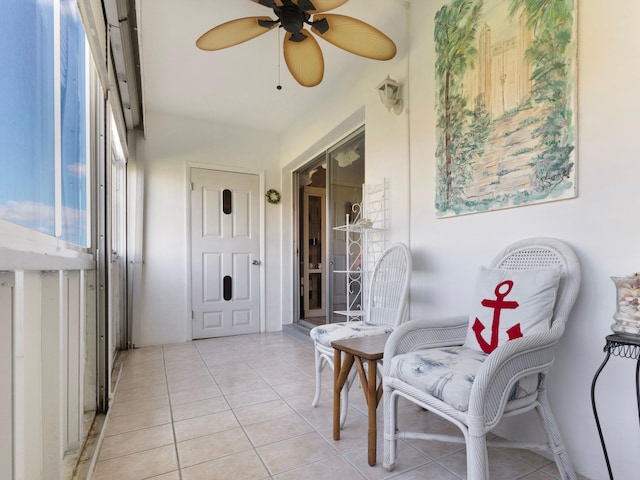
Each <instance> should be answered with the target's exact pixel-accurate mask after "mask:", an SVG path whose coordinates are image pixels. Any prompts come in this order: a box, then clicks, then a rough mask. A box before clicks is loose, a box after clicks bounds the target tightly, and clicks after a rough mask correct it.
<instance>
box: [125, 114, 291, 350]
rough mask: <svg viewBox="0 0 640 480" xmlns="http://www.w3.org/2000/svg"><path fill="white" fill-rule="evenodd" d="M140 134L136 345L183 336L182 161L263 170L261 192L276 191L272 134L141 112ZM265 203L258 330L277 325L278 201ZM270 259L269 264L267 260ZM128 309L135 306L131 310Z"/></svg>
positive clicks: (187, 326) (186, 326) (187, 332)
mask: <svg viewBox="0 0 640 480" xmlns="http://www.w3.org/2000/svg"><path fill="white" fill-rule="evenodd" d="M145 123H146V129H145V131H146V137H145V138H140V139H138V144H137V153H136V155H137V162H136V163H137V165H138V168H144V206H145V215H144V226H143V227H142V229H143V235H144V240H143V246H142V259H143V262H144V264H143V266H142V274H141V281H140V292H139V293H138V294H137V295H136V298H135V299H134V301H136V302H139V309H138V311H139V312H140V314H139V318H136V319H135V321H136V322H137V323H136V325H135V328H134V332H133V335H134V338H133V342H134V343H135V344H136V345H137V346H143V345H155V344H161V343H174V342H184V341H188V340H190V339H191V321H190V318H191V315H190V305H191V304H190V302H189V297H188V295H189V283H190V280H189V278H188V272H189V269H188V260H189V257H188V255H189V250H188V244H187V241H188V235H187V234H188V232H187V228H186V227H187V224H188V222H187V220H188V219H187V215H188V210H187V209H188V202H187V199H188V194H189V190H188V186H187V185H188V174H189V168H188V167H189V165H191V164H197V165H200V166H203V165H215V166H221V167H224V166H234V167H237V168H239V169H249V170H252V171H261V172H265V183H266V185H265V190H266V189H269V188H275V189H277V190H280V174H279V169H278V168H277V142H276V140H275V139H274V138H273V135H270V134H267V133H261V132H249V131H245V130H242V131H241V130H239V129H237V128H233V127H228V126H222V125H215V124H211V123H204V122H201V121H197V120H191V119H185V118H179V117H173V116H168V115H164V114H160V113H155V112H147V113H146V119H145ZM267 207H269V208H265V215H266V219H265V223H266V232H265V241H266V255H265V256H266V258H265V259H263V265H269V268H268V269H267V273H266V282H265V286H266V329H267V330H268V331H272V330H280V329H281V322H280V318H281V307H280V302H279V301H277V300H276V299H277V298H278V292H279V289H278V287H277V286H278V285H279V284H280V251H281V249H280V242H281V236H280V215H281V208H282V207H279V206H272V205H267ZM273 260H276V261H273ZM134 309H135V307H134Z"/></svg>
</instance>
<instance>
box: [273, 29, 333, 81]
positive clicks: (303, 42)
mask: <svg viewBox="0 0 640 480" xmlns="http://www.w3.org/2000/svg"><path fill="white" fill-rule="evenodd" d="M302 34H305V35H304V36H305V37H306V38H304V39H301V38H300V36H301V35H302ZM292 37H293V38H292ZM282 51H283V53H284V60H285V62H286V63H287V68H288V69H289V72H291V75H292V76H293V78H295V79H296V81H297V82H298V83H299V84H300V85H302V86H303V87H315V86H316V85H318V84H319V83H320V82H321V81H322V77H323V76H324V57H323V56H322V50H320V45H318V41H317V40H316V39H315V38H313V37H312V36H311V34H310V33H309V32H308V31H304V30H303V31H301V32H300V33H296V34H295V35H293V34H291V33H287V34H286V35H285V37H284V46H283V49H282Z"/></svg>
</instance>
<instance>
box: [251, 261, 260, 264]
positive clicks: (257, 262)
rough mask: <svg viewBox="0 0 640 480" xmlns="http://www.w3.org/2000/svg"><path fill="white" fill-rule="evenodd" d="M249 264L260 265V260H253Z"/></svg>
mask: <svg viewBox="0 0 640 480" xmlns="http://www.w3.org/2000/svg"><path fill="white" fill-rule="evenodd" d="M251 265H260V260H254V261H253V262H251Z"/></svg>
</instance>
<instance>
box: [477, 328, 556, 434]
mask: <svg viewBox="0 0 640 480" xmlns="http://www.w3.org/2000/svg"><path fill="white" fill-rule="evenodd" d="M563 331H564V325H563V324H556V325H554V326H553V327H552V328H551V329H549V330H548V331H547V332H544V333H538V334H533V335H527V336H525V337H521V338H518V339H515V340H511V341H509V342H507V343H505V344H504V345H501V346H500V347H498V348H496V349H495V350H494V351H493V352H492V353H491V354H490V355H489V356H488V357H487V359H486V360H485V361H484V363H483V364H482V366H481V367H480V369H479V370H478V373H477V374H476V377H475V380H474V382H473V386H472V388H471V397H470V400H469V410H468V414H469V416H470V417H471V418H473V417H476V418H481V417H482V418H483V423H484V424H485V425H493V424H494V422H497V420H498V419H499V418H500V416H501V412H502V411H503V410H504V408H505V406H506V404H507V401H508V400H509V398H508V396H509V394H510V393H511V387H512V386H513V385H514V384H515V383H516V382H517V381H518V380H520V379H521V378H524V377H527V376H529V375H532V374H537V373H546V372H547V371H549V369H550V368H551V366H552V365H553V361H554V351H555V345H556V344H557V343H558V341H559V340H560V337H561V336H562V333H563Z"/></svg>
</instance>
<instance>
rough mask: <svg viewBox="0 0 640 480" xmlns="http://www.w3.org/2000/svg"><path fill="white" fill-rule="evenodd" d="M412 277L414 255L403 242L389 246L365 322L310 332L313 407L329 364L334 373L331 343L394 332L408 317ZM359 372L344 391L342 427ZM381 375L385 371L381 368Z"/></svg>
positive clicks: (374, 278)
mask: <svg viewBox="0 0 640 480" xmlns="http://www.w3.org/2000/svg"><path fill="white" fill-rule="evenodd" d="M410 276H411V252H410V251H409V247H407V246H406V245H405V244H403V243H394V244H393V245H391V246H389V247H388V248H387V249H386V250H385V251H384V252H382V254H381V255H380V257H379V258H378V259H377V261H376V263H375V265H374V267H373V272H372V273H371V277H370V280H369V285H368V293H367V296H366V299H365V300H366V304H365V314H366V317H365V320H363V321H350V322H340V323H331V324H328V325H321V326H318V327H315V328H313V329H312V330H311V332H310V335H311V338H312V339H313V343H314V347H315V360H316V394H315V398H314V399H313V402H312V406H314V407H316V406H317V405H318V402H319V401H320V392H321V390H322V370H323V369H324V367H325V366H326V365H329V366H330V367H331V369H332V370H333V368H334V365H333V355H334V352H333V347H331V342H333V341H335V340H343V339H347V338H356V337H363V336H368V335H381V334H385V333H389V332H391V331H393V329H394V328H395V327H396V326H398V325H399V324H400V323H401V322H402V321H403V320H404V319H405V318H406V315H405V309H406V304H407V297H408V291H409V277H410ZM355 372H356V369H355V368H354V369H353V370H352V371H351V376H350V378H349V380H348V383H347V385H346V387H345V388H343V390H342V399H341V406H342V407H341V409H342V411H341V413H340V425H341V426H342V425H344V422H345V419H346V416H347V408H348V400H349V399H348V396H349V388H350V387H351V385H352V383H353V380H354V378H355ZM379 373H380V375H381V374H382V372H381V371H380V369H379Z"/></svg>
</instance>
